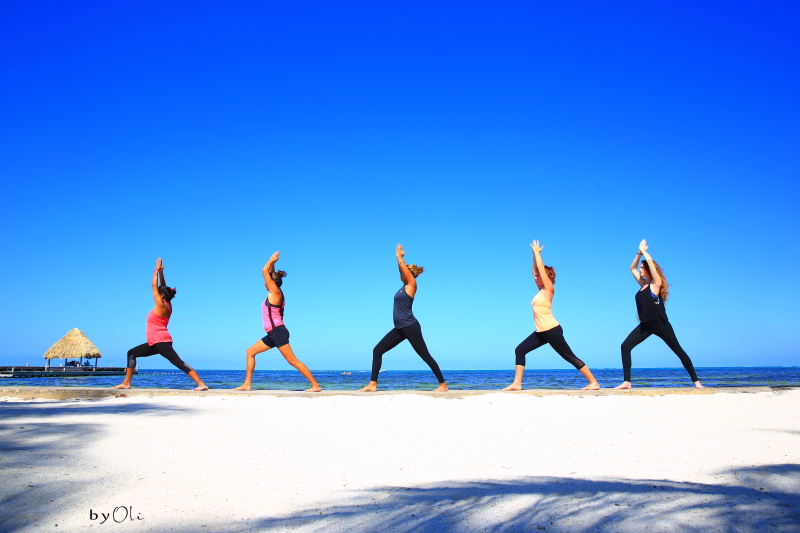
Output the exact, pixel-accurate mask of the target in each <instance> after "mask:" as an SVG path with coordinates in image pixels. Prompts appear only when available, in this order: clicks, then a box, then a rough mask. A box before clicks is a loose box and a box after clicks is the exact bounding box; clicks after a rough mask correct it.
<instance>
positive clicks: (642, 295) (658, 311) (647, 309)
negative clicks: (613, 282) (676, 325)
mask: <svg viewBox="0 0 800 533" xmlns="http://www.w3.org/2000/svg"><path fill="white" fill-rule="evenodd" d="M636 310H637V311H638V312H639V320H640V321H641V322H644V323H645V324H652V323H655V322H667V321H668V320H669V319H668V318H667V310H666V308H665V307H664V300H663V299H662V298H661V296H660V295H659V296H653V293H652V292H651V291H650V286H649V285H648V286H647V287H645V288H644V289H641V290H640V291H638V292H637V293H636Z"/></svg>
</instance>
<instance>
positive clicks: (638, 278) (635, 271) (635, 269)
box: [631, 251, 644, 287]
mask: <svg viewBox="0 0 800 533" xmlns="http://www.w3.org/2000/svg"><path fill="white" fill-rule="evenodd" d="M641 258H642V252H640V251H638V252H636V257H634V258H633V263H631V274H633V277H634V278H636V283H638V284H639V286H640V287H643V286H644V280H643V279H642V275H641V274H639V260H640V259H641Z"/></svg>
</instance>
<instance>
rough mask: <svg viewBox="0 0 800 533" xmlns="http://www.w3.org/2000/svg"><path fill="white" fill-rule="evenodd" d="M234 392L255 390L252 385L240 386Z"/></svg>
mask: <svg viewBox="0 0 800 533" xmlns="http://www.w3.org/2000/svg"><path fill="white" fill-rule="evenodd" d="M233 390H253V387H252V386H251V385H240V386H238V387H236V388H235V389H233Z"/></svg>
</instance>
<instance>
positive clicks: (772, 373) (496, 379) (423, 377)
mask: <svg viewBox="0 0 800 533" xmlns="http://www.w3.org/2000/svg"><path fill="white" fill-rule="evenodd" d="M592 372H593V373H594V375H595V377H596V378H597V380H598V381H599V382H600V385H601V386H602V387H615V386H617V385H619V384H620V383H621V382H622V370H620V369H618V368H613V369H602V368H600V369H593V370H592ZM198 373H199V374H200V377H201V378H202V379H203V381H204V382H205V383H206V384H207V385H208V386H209V387H210V388H212V389H232V388H234V387H238V386H239V385H241V384H242V381H243V380H244V370H198ZM443 373H444V377H445V379H446V380H447V385H448V386H449V387H450V388H451V389H453V390H467V389H473V390H474V389H484V390H485V389H500V388H503V387H505V386H506V385H509V384H510V383H511V382H512V381H513V380H514V372H513V370H443ZM697 375H698V377H699V378H700V381H701V382H702V383H703V384H704V385H706V386H711V387H743V386H756V385H766V386H771V387H797V386H800V367H736V368H698V369H697ZM314 377H316V379H317V381H318V382H319V384H320V386H322V388H323V389H331V390H354V389H359V388H361V387H363V386H365V385H366V384H367V383H368V382H369V377H370V372H369V371H367V370H325V371H314ZM632 380H633V381H632V382H633V385H634V387H690V386H692V382H691V380H690V379H689V376H688V375H687V374H686V371H685V370H684V369H683V368H634V369H633V375H632ZM121 381H122V376H96V377H74V378H70V377H58V378H49V377H48V378H38V377H37V378H25V379H1V380H0V386H6V387H7V386H20V385H22V386H46V387H113V386H114V385H117V384H118V383H120V382H121ZM584 385H586V380H585V379H584V378H583V376H582V375H581V374H580V373H579V372H577V371H576V370H526V372H525V381H524V385H523V386H524V388H527V389H578V388H581V387H583V386H584ZM133 386H134V387H141V388H154V389H191V388H193V387H194V382H193V381H192V380H191V379H189V378H188V377H187V376H186V375H185V374H184V373H183V372H180V371H177V370H146V369H145V370H143V369H140V370H139V374H137V375H135V376H134V377H133ZM437 386H438V384H437V383H436V378H435V377H434V375H433V373H432V372H431V371H429V370H407V371H404V370H388V371H385V372H381V375H380V381H379V387H380V389H381V390H433V389H434V388H436V387H437ZM253 388H254V389H258V390H305V389H307V388H308V382H307V381H306V380H305V379H304V378H303V377H302V376H301V375H300V373H299V372H297V371H295V370H256V372H255V374H254V378H253Z"/></svg>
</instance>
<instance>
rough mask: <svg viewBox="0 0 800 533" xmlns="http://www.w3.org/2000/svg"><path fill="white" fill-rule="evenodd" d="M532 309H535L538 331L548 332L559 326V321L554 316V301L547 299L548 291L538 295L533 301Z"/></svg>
mask: <svg viewBox="0 0 800 533" xmlns="http://www.w3.org/2000/svg"><path fill="white" fill-rule="evenodd" d="M531 307H533V321H534V323H535V324H536V331H547V330H549V329H553V328H554V327H556V326H557V325H558V321H556V318H555V317H554V316H553V300H552V299H551V298H548V297H547V291H544V290H541V291H539V292H538V293H536V296H534V297H533V301H531Z"/></svg>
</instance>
